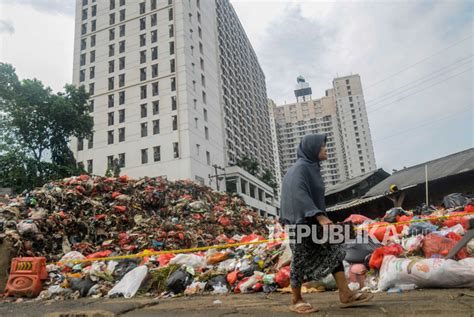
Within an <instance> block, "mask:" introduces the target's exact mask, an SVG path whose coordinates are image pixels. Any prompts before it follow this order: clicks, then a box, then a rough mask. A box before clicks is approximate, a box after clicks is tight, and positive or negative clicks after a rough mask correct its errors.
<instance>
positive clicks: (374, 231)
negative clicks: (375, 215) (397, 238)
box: [367, 222, 401, 242]
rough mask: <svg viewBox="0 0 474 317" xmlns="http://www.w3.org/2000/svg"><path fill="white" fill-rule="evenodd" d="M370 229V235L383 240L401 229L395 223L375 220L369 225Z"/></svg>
mask: <svg viewBox="0 0 474 317" xmlns="http://www.w3.org/2000/svg"><path fill="white" fill-rule="evenodd" d="M367 229H368V230H369V236H370V237H372V238H376V239H377V240H378V241H380V242H383V240H384V238H385V237H387V238H388V237H390V236H392V235H394V234H396V233H400V232H401V230H400V229H399V228H397V227H396V226H394V225H390V224H389V223H388V222H374V223H371V224H369V225H368V226H367Z"/></svg>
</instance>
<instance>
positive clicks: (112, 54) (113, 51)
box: [109, 44, 115, 57]
mask: <svg viewBox="0 0 474 317" xmlns="http://www.w3.org/2000/svg"><path fill="white" fill-rule="evenodd" d="M114 54H115V44H110V45H109V57H112V56H114Z"/></svg>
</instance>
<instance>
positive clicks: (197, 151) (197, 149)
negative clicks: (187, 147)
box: [196, 144, 201, 157]
mask: <svg viewBox="0 0 474 317" xmlns="http://www.w3.org/2000/svg"><path fill="white" fill-rule="evenodd" d="M200 149H201V145H200V144H196V155H197V156H198V157H199V152H200V151H199V150H200Z"/></svg>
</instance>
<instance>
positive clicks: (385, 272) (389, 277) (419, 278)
mask: <svg viewBox="0 0 474 317" xmlns="http://www.w3.org/2000/svg"><path fill="white" fill-rule="evenodd" d="M397 284H415V285H416V286H418V287H421V288H428V287H440V288H457V287H471V288H472V287H474V258H466V259H463V260H460V261H454V260H445V259H422V260H419V259H415V260H411V259H401V258H396V257H395V256H393V255H387V256H386V257H385V258H384V260H383V264H382V268H381V269H380V279H379V284H378V289H379V290H381V291H384V290H387V289H388V288H390V287H394V286H395V285H397Z"/></svg>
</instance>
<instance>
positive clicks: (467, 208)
mask: <svg viewBox="0 0 474 317" xmlns="http://www.w3.org/2000/svg"><path fill="white" fill-rule="evenodd" d="M464 212H474V205H466V206H465V207H464Z"/></svg>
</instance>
